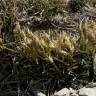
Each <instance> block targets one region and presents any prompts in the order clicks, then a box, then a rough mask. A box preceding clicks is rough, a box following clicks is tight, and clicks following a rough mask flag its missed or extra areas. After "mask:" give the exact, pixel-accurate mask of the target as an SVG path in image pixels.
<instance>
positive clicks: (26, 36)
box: [14, 23, 76, 62]
mask: <svg viewBox="0 0 96 96" xmlns="http://www.w3.org/2000/svg"><path fill="white" fill-rule="evenodd" d="M14 33H15V38H16V41H17V42H19V45H20V46H19V49H20V50H21V51H22V52H23V54H25V56H26V57H27V58H29V59H30V60H37V59H38V58H41V59H43V60H49V61H50V62H53V61H54V58H58V57H61V55H62V57H63V56H66V55H69V54H71V55H72V54H73V53H74V51H75V48H76V43H75V42H74V41H73V40H72V39H71V38H70V37H69V36H68V35H67V34H65V33H64V32H60V33H57V34H56V38H51V37H52V36H51V34H50V32H48V33H46V32H42V33H39V34H34V33H33V32H31V31H30V30H29V29H28V30H27V32H26V31H24V30H21V28H20V25H19V23H17V25H16V28H15V29H14Z"/></svg>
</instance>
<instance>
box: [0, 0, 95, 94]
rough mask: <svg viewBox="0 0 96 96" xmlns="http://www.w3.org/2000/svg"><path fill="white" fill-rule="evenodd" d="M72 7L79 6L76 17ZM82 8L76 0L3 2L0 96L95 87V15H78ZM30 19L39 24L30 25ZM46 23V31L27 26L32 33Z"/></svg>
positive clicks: (80, 3)
mask: <svg viewBox="0 0 96 96" xmlns="http://www.w3.org/2000/svg"><path fill="white" fill-rule="evenodd" d="M72 2H73V3H74V2H76V3H78V4H77V5H78V6H77V5H76V4H75V5H76V6H75V7H76V12H73V11H74V10H73V11H72V8H71V7H72V6H73V5H74V4H73V3H72ZM90 2H91V1H90ZM90 2H89V1H88V3H87V4H90ZM68 4H69V5H70V4H72V6H71V5H70V6H69V5H68ZM21 5H22V6H21ZM90 5H91V4H90ZM69 7H70V8H71V9H70V8H69ZM77 7H79V9H80V11H79V10H78V8H77ZM81 7H82V8H81ZM85 7H86V4H85V2H82V1H80V0H77V1H76V0H26V1H24V2H22V1H21V0H16V1H14V0H3V1H2V4H1V5H0V8H1V9H0V13H1V14H0V76H1V77H0V84H1V85H2V86H0V88H1V89H0V96H2V94H4V95H6V94H7V96H10V94H12V95H14V96H15V95H16V96H17V95H18V94H19V95H21V96H22V95H23V96H26V95H28V94H30V96H31V95H32V96H33V94H34V91H42V92H44V93H46V94H47V95H48V94H51V93H53V92H54V91H55V90H59V89H61V88H63V87H68V88H69V87H73V88H75V89H78V88H79V87H82V86H84V85H86V84H87V83H89V82H91V81H96V78H95V77H96V76H95V75H94V71H93V59H94V56H95V54H96V31H95V30H96V21H95V16H93V15H94V14H93V13H92V15H90V14H89V13H88V12H89V11H90V10H89V11H87V12H85V13H86V14H87V13H88V14H89V15H88V14H87V15H86V14H85V13H84V14H83V12H81V11H82V10H83V8H85ZM87 7H88V6H87ZM88 8H93V9H94V8H95V7H92V6H91V7H88ZM81 9H82V10H81ZM85 9H86V10H87V8H85ZM69 10H70V11H69ZM86 10H85V11H86ZM83 11H84V10H83ZM80 12H81V13H80ZM92 12H93V11H92ZM58 14H59V15H58ZM56 15H57V17H55V16H56ZM60 16H62V17H60ZM88 16H89V17H88ZM59 17H60V18H59ZM93 17H94V18H93ZM30 18H31V19H30ZM34 18H35V19H36V18H37V19H38V20H37V19H36V20H35V23H32V22H34ZM54 18H56V19H57V18H58V20H57V21H56V20H55V19H54ZM45 20H46V22H48V21H47V20H49V21H50V24H49V25H50V26H51V27H48V29H45V27H46V25H47V24H45V23H44V24H43V26H42V28H41V27H40V28H38V27H36V29H38V30H35V31H34V30H31V28H30V26H29V25H28V24H31V26H32V27H33V26H35V25H36V24H37V25H39V24H41V23H39V24H38V22H37V21H39V22H43V21H45ZM51 20H53V22H52V21H51ZM52 24H53V25H54V26H52ZM72 24H73V26H72ZM55 25H56V28H55ZM74 26H76V27H74ZM74 30H75V31H74ZM77 33H78V34H79V36H77ZM70 34H71V35H72V36H70ZM76 37H77V38H76ZM3 75H4V76H3ZM7 92H9V93H7ZM1 93H2V94H1ZM4 95H3V96H4ZM28 96H29V95H28Z"/></svg>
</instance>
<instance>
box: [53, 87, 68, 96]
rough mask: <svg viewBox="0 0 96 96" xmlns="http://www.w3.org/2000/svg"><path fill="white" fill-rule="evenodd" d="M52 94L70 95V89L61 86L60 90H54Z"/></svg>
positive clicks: (55, 95) (56, 95)
mask: <svg viewBox="0 0 96 96" xmlns="http://www.w3.org/2000/svg"><path fill="white" fill-rule="evenodd" d="M53 96H70V90H69V89H67V88H63V89H61V90H60V91H58V92H55V93H54V95H53Z"/></svg>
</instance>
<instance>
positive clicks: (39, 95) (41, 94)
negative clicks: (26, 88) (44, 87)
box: [37, 92, 46, 96]
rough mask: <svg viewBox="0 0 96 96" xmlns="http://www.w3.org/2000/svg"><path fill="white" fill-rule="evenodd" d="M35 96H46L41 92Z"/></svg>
mask: <svg viewBox="0 0 96 96" xmlns="http://www.w3.org/2000/svg"><path fill="white" fill-rule="evenodd" d="M37 96H46V95H45V94H43V93H41V92H39V93H37Z"/></svg>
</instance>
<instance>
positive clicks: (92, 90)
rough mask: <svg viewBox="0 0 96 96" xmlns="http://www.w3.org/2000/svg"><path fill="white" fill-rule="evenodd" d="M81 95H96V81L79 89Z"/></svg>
mask: <svg viewBox="0 0 96 96" xmlns="http://www.w3.org/2000/svg"><path fill="white" fill-rule="evenodd" d="M79 95H80V96H96V83H91V84H88V85H87V86H86V87H83V88H81V89H79Z"/></svg>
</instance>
